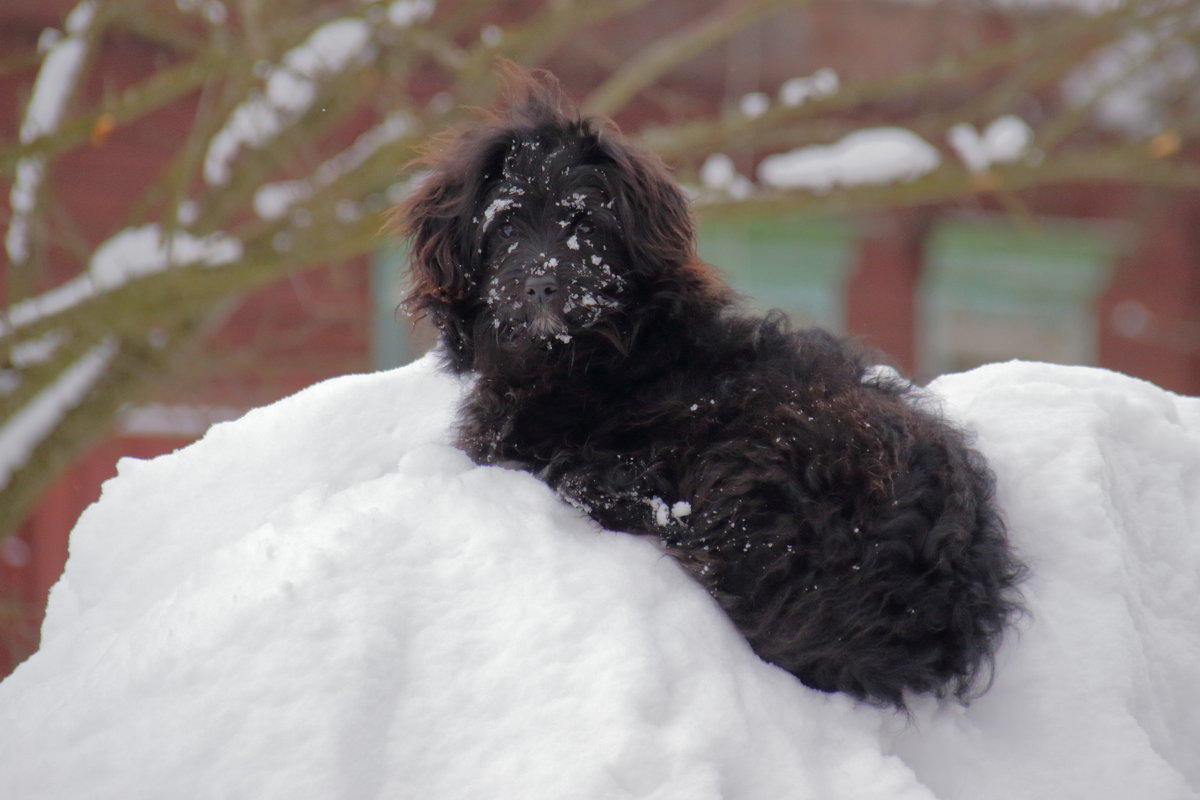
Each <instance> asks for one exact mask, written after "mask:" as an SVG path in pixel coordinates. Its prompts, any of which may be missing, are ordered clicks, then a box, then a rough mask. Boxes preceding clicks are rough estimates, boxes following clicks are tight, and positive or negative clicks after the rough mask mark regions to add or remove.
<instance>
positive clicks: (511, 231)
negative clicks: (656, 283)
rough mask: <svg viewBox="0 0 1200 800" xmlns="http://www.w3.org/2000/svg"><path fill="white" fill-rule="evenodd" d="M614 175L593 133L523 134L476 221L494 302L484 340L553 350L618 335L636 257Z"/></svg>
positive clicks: (489, 298)
mask: <svg viewBox="0 0 1200 800" xmlns="http://www.w3.org/2000/svg"><path fill="white" fill-rule="evenodd" d="M611 171H612V164H611V162H610V160H609V159H607V158H606V157H605V156H604V153H603V150H602V149H601V148H600V147H599V142H598V141H597V139H596V137H594V136H591V135H589V134H588V133H586V132H584V131H581V130H569V129H568V130H563V129H556V128H547V129H545V130H543V131H540V132H536V133H528V134H525V135H515V136H514V138H513V140H512V142H511V144H510V146H509V148H508V149H507V151H506V152H505V154H504V160H503V165H502V166H501V168H500V171H499V174H498V175H495V176H491V175H489V176H486V178H487V180H485V187H486V188H485V190H484V192H483V195H482V197H481V198H480V202H479V204H478V206H477V208H478V209H479V210H478V213H477V214H476V215H475V216H474V217H473V218H472V223H473V224H474V226H475V254H476V256H477V259H478V275H479V280H480V282H481V285H480V287H479V293H480V295H481V297H482V299H483V302H484V304H485V306H486V311H485V312H484V313H483V314H481V315H480V317H479V319H478V320H477V322H476V325H477V330H476V331H475V338H476V341H480V340H482V339H484V338H490V339H494V340H495V341H496V342H497V343H498V344H499V345H500V346H501V347H502V348H504V349H508V350H534V351H539V350H543V351H551V350H553V349H555V348H556V347H557V348H560V349H561V346H563V345H567V344H570V342H571V341H572V339H573V338H574V337H575V336H576V335H580V334H584V333H585V332H588V331H593V330H599V329H606V330H608V331H609V332H610V333H611V332H614V331H615V326H616V324H617V320H616V317H617V316H618V315H619V314H620V313H621V309H622V307H623V302H622V301H623V299H624V298H623V295H624V294H625V292H626V290H627V289H628V288H629V280H628V279H627V277H626V276H627V275H628V274H629V273H630V269H629V267H630V258H631V256H630V253H629V252H628V248H626V247H625V246H624V242H625V239H624V237H623V235H622V233H623V230H624V228H623V225H622V221H621V219H620V216H619V211H618V209H617V207H616V205H617V203H616V198H615V194H616V191H617V190H618V186H617V180H616V179H615V178H614V177H613V175H612V174H611ZM489 327H490V328H491V330H490V331H489V330H488V328H489Z"/></svg>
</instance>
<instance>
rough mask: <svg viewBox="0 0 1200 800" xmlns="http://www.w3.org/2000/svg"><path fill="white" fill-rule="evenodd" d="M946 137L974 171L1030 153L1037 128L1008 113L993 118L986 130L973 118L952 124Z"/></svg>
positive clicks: (1018, 158)
mask: <svg viewBox="0 0 1200 800" xmlns="http://www.w3.org/2000/svg"><path fill="white" fill-rule="evenodd" d="M946 139H947V140H948V141H949V142H950V146H951V147H953V148H954V152H955V153H957V154H958V157H959V158H961V159H962V162H963V164H964V165H965V166H966V168H967V169H968V170H970V171H971V172H983V171H984V170H986V169H987V168H988V167H990V166H991V165H992V164H1011V163H1013V162H1016V161H1019V160H1021V159H1022V158H1023V157H1025V156H1026V155H1028V152H1029V145H1030V143H1032V142H1033V129H1032V128H1030V127H1029V125H1028V124H1027V123H1026V122H1025V121H1024V120H1023V119H1021V118H1020V117H1018V116H1015V115H1013V114H1006V115H1005V116H1003V117H999V118H997V119H995V120H993V121H992V122H991V123H990V124H989V125H988V126H987V127H986V128H985V129H984V131H983V133H982V134H980V133H979V131H977V130H976V129H975V126H974V125H971V124H970V123H969V122H960V123H959V124H957V125H955V126H953V127H952V128H950V130H949V131H948V132H947V134H946Z"/></svg>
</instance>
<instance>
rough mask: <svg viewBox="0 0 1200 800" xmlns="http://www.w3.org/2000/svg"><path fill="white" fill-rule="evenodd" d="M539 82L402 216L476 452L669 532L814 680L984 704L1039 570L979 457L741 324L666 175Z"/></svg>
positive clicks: (446, 158)
mask: <svg viewBox="0 0 1200 800" xmlns="http://www.w3.org/2000/svg"><path fill="white" fill-rule="evenodd" d="M518 83H520V84H521V85H519V86H518V87H516V90H515V92H514V95H513V99H512V101H511V102H510V103H509V104H508V105H507V106H506V107H505V108H504V109H503V110H502V111H500V112H499V113H497V114H494V115H492V116H490V117H489V118H488V119H486V120H484V121H482V122H480V123H478V124H476V125H474V126H472V127H470V128H468V129H466V130H464V131H462V132H461V133H459V134H458V135H457V136H454V137H453V138H451V139H449V140H447V141H445V142H444V143H443V145H442V147H441V148H440V149H439V150H438V151H437V152H436V153H434V154H432V155H430V156H429V157H428V158H426V159H425V161H424V163H425V165H426V166H427V167H428V168H429V169H430V170H431V174H430V175H429V176H428V177H427V178H426V179H425V180H424V182H423V183H422V185H421V186H420V188H419V189H418V190H417V191H416V193H415V195H414V196H413V197H412V198H411V199H410V200H409V201H408V202H407V203H405V204H404V205H403V206H402V207H401V208H400V209H398V211H397V214H398V216H399V218H400V221H401V224H402V226H403V228H404V232H405V233H406V234H407V235H408V236H409V238H410V244H411V251H410V270H411V278H412V289H411V292H410V294H409V296H408V298H407V304H408V307H409V309H410V311H412V312H413V313H415V314H424V315H426V316H428V317H429V318H430V319H431V320H432V322H433V324H434V325H435V326H436V327H437V328H438V329H439V331H440V335H441V341H442V344H443V355H444V357H445V359H446V361H447V362H448V365H449V367H450V368H451V369H453V370H454V371H456V372H468V371H473V372H474V373H476V374H477V382H476V384H475V388H474V391H473V393H472V394H471V395H470V396H469V398H468V399H467V400H466V403H465V405H464V407H463V409H462V414H461V420H460V430H459V442H460V445H461V446H462V448H463V449H464V450H466V451H467V453H469V454H470V455H471V457H472V458H474V459H475V460H476V461H478V462H480V463H487V464H500V465H505V466H513V467H518V468H521V469H525V470H528V471H530V472H532V473H534V474H536V475H537V476H538V477H540V478H541V479H542V480H544V481H546V482H547V483H548V484H549V485H550V486H552V487H554V488H555V489H556V490H557V491H558V493H559V494H560V495H561V496H562V497H563V498H565V499H566V500H567V501H568V502H570V503H572V504H573V505H575V506H576V507H578V508H580V509H582V510H583V511H585V512H586V513H588V514H589V515H591V516H592V517H593V518H594V519H595V520H596V521H597V522H599V523H600V524H601V525H603V526H605V527H606V528H611V529H614V530H621V531H630V532H633V533H640V534H647V535H653V536H656V537H658V538H659V539H660V540H661V541H662V542H663V543H664V544H665V546H666V547H667V548H668V549H669V550H670V552H671V553H672V554H674V555H675V556H676V557H677V558H678V559H679V560H680V562H682V564H683V565H684V566H685V567H686V568H687V569H688V570H690V571H691V573H692V574H693V575H695V577H696V578H697V580H699V581H700V582H701V583H702V584H703V585H704V586H705V587H706V588H707V589H708V590H709V591H710V592H711V593H712V594H713V596H714V597H716V599H717V600H718V601H719V602H720V603H721V605H722V606H723V607H724V608H725V610H726V611H727V612H728V614H729V616H730V617H731V618H732V619H733V621H734V622H735V623H736V624H737V626H738V627H739V628H740V629H741V630H742V632H743V633H744V634H745V636H746V638H747V639H748V640H749V642H750V644H751V645H752V646H753V647H754V649H755V650H756V651H757V652H758V653H759V654H760V655H761V656H762V657H763V658H765V659H767V660H768V661H771V662H774V663H775V664H778V665H779V666H781V667H783V668H785V669H787V670H789V671H790V672H792V673H794V674H795V675H796V676H797V677H799V678H800V680H802V681H803V682H804V683H806V684H808V685H809V686H813V687H815V688H818V689H823V690H826V691H843V692H848V693H850V694H852V695H854V696H855V697H858V698H862V699H866V700H869V701H872V702H877V703H884V704H893V705H896V706H898V707H903V706H904V693H905V692H906V691H910V690H911V691H916V692H929V693H933V694H936V695H938V696H945V695H947V694H953V695H955V696H956V697H958V698H959V699H960V700H962V701H965V700H967V699H969V697H971V696H972V695H973V694H974V693H975V692H976V690H979V689H980V688H981V687H982V688H986V684H987V682H988V680H989V679H990V675H991V670H992V661H993V654H994V652H995V649H996V647H997V645H998V643H999V638H1000V635H1001V633H1002V631H1003V629H1004V628H1005V626H1006V623H1007V622H1008V621H1009V620H1010V618H1011V617H1012V616H1013V615H1014V613H1016V612H1017V611H1018V610H1019V606H1018V603H1017V599H1016V593H1015V589H1014V586H1015V584H1016V583H1017V581H1018V579H1019V577H1020V575H1021V573H1022V567H1021V565H1020V563H1019V562H1018V561H1017V559H1016V558H1015V557H1014V556H1013V554H1012V552H1011V551H1010V549H1009V546H1008V544H1007V541H1006V537H1005V531H1004V527H1003V525H1002V523H1001V520H1000V518H999V517H998V515H997V513H996V510H995V509H994V508H993V506H992V504H991V495H992V481H991V477H990V474H989V472H988V471H987V469H986V467H985V465H984V464H983V463H982V461H981V458H980V457H979V456H978V454H976V453H975V452H974V451H972V450H971V449H969V447H968V446H967V445H966V443H965V442H964V437H963V435H962V434H961V433H960V432H958V431H957V430H955V429H954V428H952V427H950V426H949V425H947V424H946V423H945V422H943V421H942V420H940V419H938V418H937V416H936V415H934V414H933V413H931V412H930V411H928V410H926V409H923V408H922V407H921V405H920V403H919V402H916V401H915V399H914V398H913V396H912V394H913V392H912V390H911V388H910V387H909V385H908V384H906V383H902V382H900V381H898V380H895V379H891V378H887V377H878V376H873V375H872V374H871V373H870V371H869V370H867V369H866V368H865V366H864V363H863V360H862V357H861V356H860V355H859V354H857V353H856V352H855V351H854V350H853V349H851V348H850V347H848V346H847V345H846V344H845V343H843V342H842V341H840V340H838V339H836V338H834V337H833V336H831V335H829V334H827V333H824V332H822V331H819V330H800V331H792V330H790V329H789V328H788V325H787V322H786V320H785V319H784V318H783V317H782V315H772V316H768V317H767V318H765V319H763V318H758V317H751V316H745V315H742V314H739V313H738V311H737V310H736V309H735V307H734V301H733V297H732V294H731V292H730V291H729V290H728V289H727V288H726V287H725V285H724V284H723V283H722V282H721V281H720V280H719V279H717V278H716V277H715V276H714V274H713V272H712V271H711V270H710V269H709V268H708V267H707V266H706V265H704V264H703V263H701V262H700V261H699V260H698V259H697V257H696V252H695V242H694V238H695V237H694V231H693V226H692V221H691V218H690V214H689V210H688V207H687V203H686V200H685V199H684V197H683V195H682V193H681V192H680V190H679V189H678V188H677V187H676V186H675V185H674V184H673V183H672V182H671V180H670V179H669V178H668V177H667V174H666V171H665V169H664V167H663V166H662V164H661V163H660V162H659V161H658V160H657V159H655V158H654V157H652V156H650V155H648V154H646V153H644V152H641V151H639V150H637V149H636V148H634V147H633V146H631V145H630V144H629V143H627V142H625V141H623V140H622V139H620V137H619V136H618V135H617V134H616V133H615V131H614V130H613V129H612V128H611V127H609V126H607V125H605V124H603V123H600V122H597V121H596V120H591V119H579V118H578V116H577V114H575V113H574V112H571V111H569V110H567V107H566V104H565V102H564V100H563V99H562V97H561V95H560V93H559V91H558V89H557V86H556V84H555V83H554V81H553V79H551V78H549V77H548V76H544V75H543V76H525V77H524V79H523V80H518Z"/></svg>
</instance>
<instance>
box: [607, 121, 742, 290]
mask: <svg viewBox="0 0 1200 800" xmlns="http://www.w3.org/2000/svg"><path fill="white" fill-rule="evenodd" d="M588 124H589V125H592V126H593V130H594V132H595V136H596V139H597V142H598V146H599V147H600V149H601V151H602V152H603V153H604V156H605V159H606V160H607V161H608V162H609V164H610V165H611V166H610V169H609V170H608V171H607V173H606V174H607V181H608V183H609V184H610V185H609V191H610V193H611V194H612V200H613V203H614V206H615V210H616V212H617V218H618V219H619V220H620V222H621V227H622V229H623V230H622V232H623V234H624V239H625V243H626V246H627V247H628V248H629V256H630V261H631V264H632V266H633V268H634V269H635V270H637V271H638V272H640V273H642V274H643V275H645V276H646V277H647V278H649V279H650V280H651V281H653V282H658V283H661V284H662V285H664V286H666V287H669V289H668V290H667V291H666V293H668V294H672V295H674V300H673V305H674V306H675V310H676V311H682V310H683V307H684V306H690V305H692V304H700V305H706V306H716V305H722V304H724V303H726V302H728V301H729V300H730V299H731V298H732V292H731V290H730V289H729V287H728V286H727V285H726V284H725V282H724V281H722V280H721V278H720V277H719V276H718V275H717V274H716V273H715V272H714V271H713V269H712V268H711V267H709V266H708V265H707V264H705V263H704V262H702V261H701V260H700V258H699V256H697V254H696V228H695V224H694V223H693V221H692V214H691V209H690V207H689V205H688V200H687V197H686V196H684V193H683V190H682V189H680V188H679V186H678V185H677V184H676V183H675V181H674V180H672V179H671V176H670V174H669V173H668V171H667V167H666V165H665V164H664V163H663V162H662V160H661V159H659V158H658V156H656V155H654V154H652V153H649V152H646V151H643V150H641V149H639V148H637V147H636V146H635V145H632V144H630V143H629V142H627V141H626V140H625V139H623V138H621V137H620V135H619V134H618V133H616V131H615V129H612V128H611V127H605V126H601V125H599V124H597V123H595V122H594V121H588Z"/></svg>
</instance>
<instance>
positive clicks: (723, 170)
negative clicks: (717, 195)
mask: <svg viewBox="0 0 1200 800" xmlns="http://www.w3.org/2000/svg"><path fill="white" fill-rule="evenodd" d="M700 183H701V185H703V186H704V188H705V189H711V190H715V191H717V192H723V193H726V194H728V195H730V196H731V197H736V198H745V197H749V196H750V195H751V194H752V193H753V192H754V184H752V183H751V182H750V179H749V178H747V177H746V176H745V175H742V174H740V173H739V172H738V171H737V165H735V164H734V163H733V159H732V158H730V157H729V156H727V155H725V154H724V153H713V154H712V155H710V156H709V157H708V158H706V159H705V160H704V163H703V164H701V165H700Z"/></svg>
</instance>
